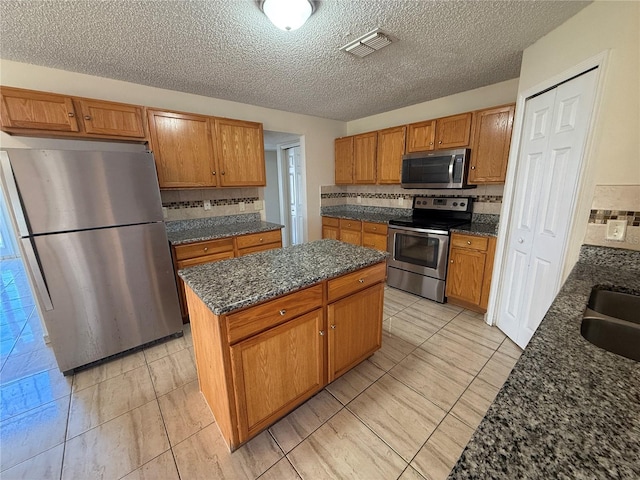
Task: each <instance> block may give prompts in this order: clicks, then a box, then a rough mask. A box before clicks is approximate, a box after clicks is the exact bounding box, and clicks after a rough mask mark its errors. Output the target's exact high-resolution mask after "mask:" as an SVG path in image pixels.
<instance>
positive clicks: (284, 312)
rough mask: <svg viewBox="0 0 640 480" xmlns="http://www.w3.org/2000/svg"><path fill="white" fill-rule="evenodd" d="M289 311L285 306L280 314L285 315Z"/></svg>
mask: <svg viewBox="0 0 640 480" xmlns="http://www.w3.org/2000/svg"><path fill="white" fill-rule="evenodd" d="M286 313H287V311H286V310H285V309H284V308H283V309H282V310H280V315H282V316H283V317H284V315H285V314H286Z"/></svg>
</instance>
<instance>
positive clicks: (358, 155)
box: [353, 132, 378, 184]
mask: <svg viewBox="0 0 640 480" xmlns="http://www.w3.org/2000/svg"><path fill="white" fill-rule="evenodd" d="M377 145H378V133H377V132H370V133H363V134H361V135H356V136H355V137H353V183H360V184H374V183H376V151H377Z"/></svg>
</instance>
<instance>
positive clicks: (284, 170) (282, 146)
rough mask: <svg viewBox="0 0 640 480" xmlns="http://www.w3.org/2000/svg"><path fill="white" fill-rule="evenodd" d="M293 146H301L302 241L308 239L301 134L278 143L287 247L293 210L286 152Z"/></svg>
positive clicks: (282, 209)
mask: <svg viewBox="0 0 640 480" xmlns="http://www.w3.org/2000/svg"><path fill="white" fill-rule="evenodd" d="M293 147H299V148H300V164H301V166H302V171H301V178H302V181H301V184H300V185H297V187H298V191H299V192H300V195H301V198H302V199H303V201H304V203H303V227H302V243H304V242H306V241H307V237H308V235H307V228H308V227H307V225H308V219H307V189H306V184H307V175H306V170H307V169H306V162H305V155H304V137H303V136H302V135H301V136H300V138H299V139H298V140H296V141H293V142H287V143H279V144H278V145H276V155H277V160H278V161H277V164H278V179H279V182H280V189H279V190H280V191H279V195H280V219H281V220H282V223H283V224H284V236H283V237H284V238H283V239H282V241H283V243H282V246H283V247H286V246H288V245H291V228H292V227H291V211H290V210H289V197H290V195H291V192H290V191H289V181H288V176H289V166H288V162H287V157H286V155H285V153H284V151H285V150H287V149H289V148H293Z"/></svg>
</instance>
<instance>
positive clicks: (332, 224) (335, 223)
mask: <svg viewBox="0 0 640 480" xmlns="http://www.w3.org/2000/svg"><path fill="white" fill-rule="evenodd" d="M322 238H330V239H332V240H339V239H340V220H339V219H337V218H333V217H322Z"/></svg>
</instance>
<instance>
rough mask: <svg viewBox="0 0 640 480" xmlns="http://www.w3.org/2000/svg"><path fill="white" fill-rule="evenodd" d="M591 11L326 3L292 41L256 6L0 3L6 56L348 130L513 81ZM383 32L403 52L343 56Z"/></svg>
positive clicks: (380, 1) (402, 0)
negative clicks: (578, 16) (544, 46)
mask: <svg viewBox="0 0 640 480" xmlns="http://www.w3.org/2000/svg"><path fill="white" fill-rule="evenodd" d="M588 3H590V2H579V1H566V2H565V1H496V2H490V1H427V0H422V1H408V0H326V1H322V2H319V3H318V8H317V10H316V11H315V13H314V14H313V15H312V16H311V18H310V19H309V21H308V22H307V24H306V25H304V26H303V27H302V28H300V29H299V30H297V31H294V32H284V31H281V30H278V29H277V28H276V27H275V26H273V25H272V24H271V23H270V22H269V20H268V19H267V18H266V17H265V16H264V15H263V14H262V12H261V11H260V10H259V9H258V7H257V4H256V2H255V1H253V0H224V1H222V0H206V1H189V0H187V1H135V0H126V1H111V0H105V1H98V0H91V1H77V0H76V1H59V0H52V1H35V0H32V1H12V0H2V1H0V57H1V58H4V59H8V60H15V61H18V62H25V63H31V64H36V65H43V66H47V67H53V68H59V69H63V70H70V71H74V72H81V73H86V74H90V75H97V76H101V77H109V78H115V79H119V80H125V81H129V82H134V83H139V84H144V85H151V86H155V87H161V88H166V89H170V90H178V91H182V92H189V93H195V94H199V95H205V96H209V97H214V98H221V99H226V100H233V101H238V102H243V103H248V104H252V105H260V106H263V107H270V108H276V109H280V110H285V111H289V112H296V113H304V114H308V115H315V116H319V117H325V118H332V119H338V120H345V121H346V120H352V119H356V118H361V117H365V116H368V115H372V114H376V113H380V112H385V111H388V110H392V109H395V108H399V107H403V106H407V105H412V104H415V103H419V102H424V101H427V100H432V99H435V98H439V97H443V96H446V95H451V94H453V93H457V92H461V91H465V90H470V89H473V88H477V87H481V86H484V85H489V84H492V83H496V82H500V81H503V80H507V79H511V78H515V77H517V76H518V75H519V72H520V62H521V56H522V51H523V50H524V49H525V48H526V47H527V46H529V45H531V44H532V43H533V42H535V41H536V40H537V39H539V38H540V37H542V36H543V35H545V34H546V33H547V32H549V31H551V30H552V29H554V28H555V27H556V26H557V25H559V24H561V23H562V22H564V21H565V20H566V19H568V18H569V17H571V16H573V15H574V14H575V13H577V12H578V11H579V10H581V9H582V8H584V7H585V6H586V5H588ZM376 27H380V28H382V29H383V30H384V31H386V32H388V33H390V34H391V35H392V36H394V37H396V38H397V39H398V41H397V43H393V44H391V45H390V46H388V47H386V48H384V49H383V50H380V51H378V52H375V53H373V54H371V55H369V56H368V57H366V58H362V59H360V58H356V57H353V56H351V55H349V54H346V53H344V52H341V51H339V50H338V48H339V47H341V46H343V45H344V44H346V43H348V42H349V41H351V40H353V39H355V38H357V37H359V36H361V35H363V34H364V33H367V32H368V31H370V30H373V29H374V28H376Z"/></svg>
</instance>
